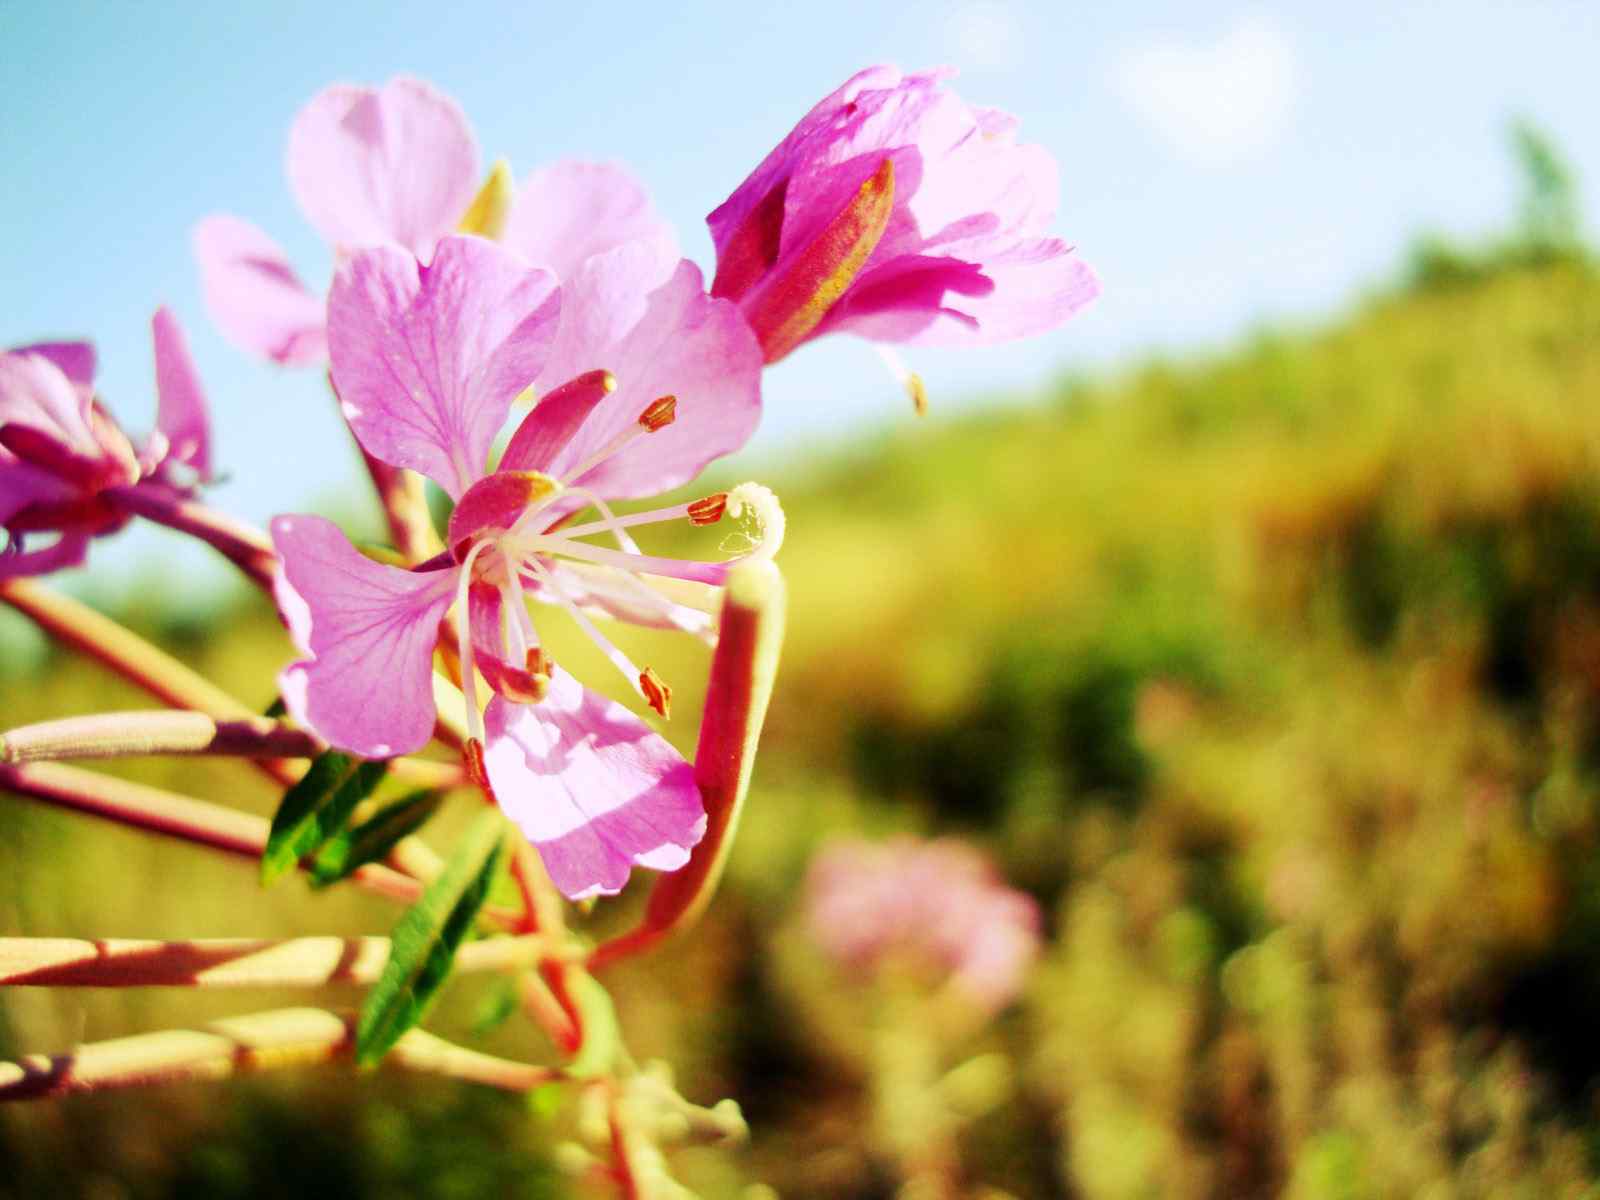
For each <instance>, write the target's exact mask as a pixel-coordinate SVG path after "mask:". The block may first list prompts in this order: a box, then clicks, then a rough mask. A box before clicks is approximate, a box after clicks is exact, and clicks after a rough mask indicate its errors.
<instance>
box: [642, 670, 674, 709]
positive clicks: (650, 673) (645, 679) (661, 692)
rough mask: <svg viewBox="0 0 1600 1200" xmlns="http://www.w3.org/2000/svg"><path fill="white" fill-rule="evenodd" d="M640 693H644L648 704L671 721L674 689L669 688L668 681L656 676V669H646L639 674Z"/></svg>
mask: <svg viewBox="0 0 1600 1200" xmlns="http://www.w3.org/2000/svg"><path fill="white" fill-rule="evenodd" d="M639 691H640V692H642V693H644V701H645V703H646V704H648V705H649V706H650V707H651V708H653V709H655V710H656V712H657V713H659V714H660V715H661V716H662V717H663V718H666V719H671V717H672V689H671V688H670V687H668V686H667V682H666V680H664V679H662V678H661V676H659V675H657V674H656V669H655V668H654V667H646V668H645V669H644V670H643V671H641V672H639Z"/></svg>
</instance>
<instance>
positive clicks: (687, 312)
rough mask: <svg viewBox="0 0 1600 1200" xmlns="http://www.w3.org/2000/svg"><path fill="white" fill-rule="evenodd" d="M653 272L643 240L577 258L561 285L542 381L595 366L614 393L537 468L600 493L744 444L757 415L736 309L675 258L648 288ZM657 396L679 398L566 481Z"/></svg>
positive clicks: (632, 487)
mask: <svg viewBox="0 0 1600 1200" xmlns="http://www.w3.org/2000/svg"><path fill="white" fill-rule="evenodd" d="M653 270H654V259H653V258H652V254H651V252H650V251H649V250H648V249H646V248H644V247H643V244H642V243H631V244H629V245H627V246H623V247H621V248H619V249H617V250H612V251H610V252H608V253H606V254H600V255H596V256H595V257H594V258H591V259H590V260H589V261H588V262H586V263H585V264H584V265H583V267H582V268H580V269H579V271H578V273H577V275H576V276H574V277H573V278H572V279H571V280H569V281H568V282H567V283H565V284H564V285H563V288H562V291H563V319H562V323H561V333H560V335H559V336H558V337H557V339H556V346H555V349H554V351H553V352H552V353H551V357H550V362H549V363H548V364H547V366H546V367H545V370H544V372H543V374H542V376H541V387H545V386H553V385H556V384H559V383H562V382H564V381H565V380H567V379H570V378H572V377H573V376H575V375H578V374H580V373H581V372H584V371H588V370H592V369H594V368H605V369H607V370H609V371H611V372H612V373H613V374H614V375H615V376H616V380H617V390H616V391H614V392H612V393H611V394H610V395H608V396H606V397H605V398H604V399H602V400H601V401H600V402H599V403H597V404H596V405H595V407H594V409H593V410H592V411H591V412H590V414H589V416H588V418H587V419H586V420H585V421H584V422H583V424H582V425H581V426H580V427H579V429H578V431H577V433H576V434H575V435H574V436H573V437H572V438H571V440H570V441H568V442H567V444H566V446H565V448H564V449H562V450H561V451H560V452H559V453H557V454H556V455H555V457H554V458H553V459H552V460H551V461H550V464H549V465H548V466H547V467H546V468H544V469H545V470H546V471H547V473H549V474H551V475H554V476H556V477H557V478H560V479H562V480H563V481H564V482H568V483H577V482H581V483H582V484H583V485H584V486H586V487H589V488H592V489H593V490H595V491H597V492H599V493H600V494H601V495H603V496H606V497H608V498H619V499H620V498H628V497H635V496H650V495H655V494H656V493H658V492H663V491H666V490H668V489H669V488H674V487H677V486H678V485H679V484H682V483H686V482H687V481H688V480H690V479H693V478H694V477H695V476H696V475H698V474H699V473H700V472H701V470H702V469H704V467H705V465H706V464H707V463H709V462H711V461H712V460H713V459H715V458H718V457H720V456H722V455H724V454H729V453H731V452H733V451H734V450H737V449H739V447H741V446H743V445H744V443H745V441H746V440H748V438H749V437H750V434H751V433H752V432H753V431H754V429H755V427H756V422H757V420H759V418H760V415H761V348H760V346H759V345H757V343H756V340H755V335H754V334H752V333H751V332H750V329H749V327H748V326H747V325H746V324H745V321H744V318H743V317H741V316H740V315H739V311H738V309H737V308H736V307H735V306H734V305H733V304H732V303H731V302H730V301H726V300H713V299H711V298H710V297H709V296H707V295H706V294H705V291H704V289H703V285H702V281H701V277H700V270H699V268H698V267H696V266H695V265H694V264H693V263H691V262H688V261H683V262H680V263H679V264H678V266H677V269H676V270H675V271H673V272H672V274H671V276H670V278H668V279H667V281H666V282H665V283H663V284H661V285H660V286H659V287H655V286H653V285H652V283H651V276H652V272H653ZM666 395H672V396H676V397H677V400H678V403H677V417H676V419H675V420H674V421H673V423H672V424H670V425H668V426H666V427H665V428H663V429H660V430H658V431H657V432H655V433H649V434H645V435H643V436H641V437H638V438H635V439H634V440H633V441H632V442H631V443H630V444H629V445H628V446H627V447H626V448H625V449H623V450H621V451H620V452H618V453H617V454H615V455H613V456H612V457H610V458H608V459H606V460H605V461H604V462H602V463H600V464H599V465H597V466H595V467H593V468H589V469H585V470H583V472H582V474H581V475H580V476H579V477H578V478H577V479H569V478H567V473H568V472H570V471H572V470H574V469H577V468H579V467H580V466H581V464H582V463H583V462H584V460H585V459H587V458H589V457H590V456H591V455H593V454H595V453H596V452H598V451H600V450H602V449H603V448H604V447H606V446H607V445H609V444H610V443H611V442H612V441H613V440H614V439H615V438H617V437H618V436H619V435H621V434H623V433H626V432H627V431H629V430H630V429H631V428H634V427H635V426H636V424H637V422H638V419H639V415H640V414H641V413H642V412H643V411H644V410H645V408H646V407H648V406H649V405H650V404H651V402H652V401H654V400H656V399H657V398H659V397H661V396H666ZM534 413H535V414H537V413H538V408H535V409H534Z"/></svg>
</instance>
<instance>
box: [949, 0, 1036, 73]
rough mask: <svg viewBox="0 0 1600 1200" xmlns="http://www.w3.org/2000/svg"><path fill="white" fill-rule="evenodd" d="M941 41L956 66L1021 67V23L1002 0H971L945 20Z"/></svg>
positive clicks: (958, 7) (1012, 10)
mask: <svg viewBox="0 0 1600 1200" xmlns="http://www.w3.org/2000/svg"><path fill="white" fill-rule="evenodd" d="M944 42H945V46H946V47H947V50H946V53H947V54H948V55H949V57H950V61H951V62H953V63H955V64H956V65H957V66H958V67H971V68H975V69H979V70H989V71H1014V70H1016V69H1017V68H1018V67H1020V66H1021V65H1022V59H1023V37H1022V23H1021V22H1020V21H1019V20H1018V19H1017V13H1016V10H1015V9H1013V8H1012V7H1011V5H1010V4H1007V3H1004V0H970V2H969V3H964V4H958V5H957V6H956V7H955V8H953V9H951V10H950V12H949V13H948V15H946V17H945V19H944Z"/></svg>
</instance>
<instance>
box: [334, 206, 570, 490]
mask: <svg viewBox="0 0 1600 1200" xmlns="http://www.w3.org/2000/svg"><path fill="white" fill-rule="evenodd" d="M561 307H562V304H561V295H560V292H559V291H558V290H557V288H556V281H555V276H553V275H551V274H550V272H548V271H545V270H541V269H537V268H530V267H528V266H527V265H526V264H525V263H523V262H522V261H521V260H520V259H519V258H517V257H516V256H515V255H514V254H512V253H510V252H509V251H507V250H504V249H502V248H501V247H499V246H496V245H494V244H493V243H491V242H486V241H483V240H482V239H480V238H474V237H447V238H445V239H444V240H443V241H441V242H440V243H439V248H438V251H437V253H436V254H435V255H434V259H433V263H432V265H431V266H421V265H420V264H419V263H418V262H417V261H416V259H414V258H412V256H411V255H410V254H407V253H406V252H404V251H402V250H399V249H397V248H395V247H393V246H384V247H377V248H373V249H369V250H363V251H361V252H360V253H358V254H356V255H355V256H354V257H353V258H351V259H350V260H349V261H348V262H346V263H345V264H344V265H343V266H342V267H341V268H340V269H339V271H338V273H337V274H336V275H335V276H334V281H333V291H332V292H331V293H330V294H329V297H328V341H329V347H330V351H331V355H330V356H331V358H332V361H333V382H334V386H335V387H336V388H337V389H338V392H339V399H340V403H341V405H342V407H343V409H344V414H345V417H346V419H348V420H349V422H350V428H351V429H352V430H353V431H354V432H355V435H356V438H357V439H358V440H359V441H360V442H361V445H362V446H363V447H364V448H365V449H366V450H367V452H368V453H369V454H371V455H373V456H374V457H375V458H380V459H382V460H383V461H384V462H386V463H389V464H390V465H391V466H396V467H409V468H411V469H412V470H414V471H420V472H422V473H423V474H424V475H427V476H428V477H430V478H431V479H433V480H434V481H435V482H437V483H438V484H439V485H440V486H441V487H443V488H444V489H445V490H446V491H448V492H449V493H450V494H451V496H453V497H455V498H457V499H459V498H460V497H461V495H462V493H463V492H465V491H466V490H467V488H468V487H470V486H471V485H472V483H473V482H474V481H475V480H476V479H478V478H479V477H480V476H482V474H483V472H484V465H485V462H486V460H487V458H488V454H489V447H490V445H491V443H492V442H493V441H494V437H495V435H496V434H497V433H498V432H499V431H500V427H501V425H503V424H504V423H505V419H506V414H507V413H508V412H510V411H511V402H512V400H514V399H515V398H516V396H517V393H518V392H520V391H522V390H523V389H524V388H526V387H527V386H528V385H529V384H531V383H532V382H533V381H534V379H535V378H536V377H537V376H538V375H539V373H540V371H541V370H542V369H543V367H544V365H545V362H546V360H547V358H548V355H549V350H550V345H551V341H552V339H553V338H554V336H555V333H556V328H557V325H558V323H559V317H560V312H561Z"/></svg>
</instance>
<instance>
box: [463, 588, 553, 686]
mask: <svg viewBox="0 0 1600 1200" xmlns="http://www.w3.org/2000/svg"><path fill="white" fill-rule="evenodd" d="M503 608H504V605H503V603H502V601H501V598H500V591H499V589H498V588H495V587H493V586H491V585H490V584H487V583H474V584H473V585H472V587H471V588H470V589H469V590H468V592H467V615H468V625H469V628H470V631H471V636H472V654H473V660H472V661H473V666H474V667H475V668H476V669H477V671H478V673H479V674H481V675H482V676H483V678H484V680H485V681H486V682H487V683H488V684H489V686H490V688H492V689H493V690H494V691H495V693H496V694H497V695H501V696H505V697H507V698H508V699H510V700H515V701H519V702H524V703H529V702H533V701H535V700H538V699H541V698H542V697H543V691H544V689H543V686H542V684H541V681H540V680H539V679H538V678H536V677H535V675H534V673H533V672H531V671H529V670H528V669H527V662H526V661H524V662H511V661H509V659H508V658H507V653H508V647H507V644H506V640H505V637H504V636H503V635H502V633H501V613H502V610H503ZM529 657H531V655H530V656H529Z"/></svg>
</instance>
